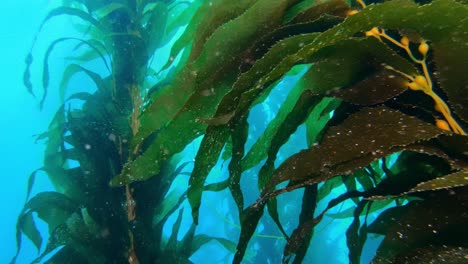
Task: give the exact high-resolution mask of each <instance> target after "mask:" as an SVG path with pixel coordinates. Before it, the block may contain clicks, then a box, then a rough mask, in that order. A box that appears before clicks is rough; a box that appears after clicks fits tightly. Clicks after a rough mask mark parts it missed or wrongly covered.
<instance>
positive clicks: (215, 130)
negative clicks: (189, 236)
mask: <svg viewBox="0 0 468 264" xmlns="http://www.w3.org/2000/svg"><path fill="white" fill-rule="evenodd" d="M229 135H230V131H229V129H228V128H225V127H221V126H215V127H208V129H207V130H206V134H205V136H204V137H203V140H202V142H201V145H200V149H199V150H198V152H197V156H196V157H195V165H194V168H193V171H192V175H191V176H190V180H189V188H188V190H187V198H188V201H189V203H190V207H191V208H192V217H193V220H194V223H195V224H198V213H199V209H200V204H201V198H202V192H203V186H204V184H205V181H206V178H207V177H208V173H209V172H210V171H211V169H212V168H213V167H214V166H215V165H216V162H217V161H218V158H219V155H220V154H221V151H222V149H223V146H224V144H225V142H226V140H227V139H228V137H229Z"/></svg>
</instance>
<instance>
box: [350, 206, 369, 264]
mask: <svg viewBox="0 0 468 264" xmlns="http://www.w3.org/2000/svg"><path fill="white" fill-rule="evenodd" d="M371 205H372V201H370V202H369V201H366V200H361V201H360V202H359V203H358V204H357V207H356V209H355V210H354V213H353V215H354V219H353V222H352V223H351V225H350V226H349V228H348V230H346V244H347V246H348V250H349V253H348V257H349V262H350V263H351V264H359V263H361V253H362V249H363V247H364V243H365V242H366V240H367V216H368V215H369V209H370V206H371ZM366 206H367V210H366V213H365V214H364V223H363V224H362V226H361V219H360V217H361V215H362V213H363V211H364V210H365V208H366Z"/></svg>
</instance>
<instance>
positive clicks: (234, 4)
mask: <svg viewBox="0 0 468 264" xmlns="http://www.w3.org/2000/svg"><path fill="white" fill-rule="evenodd" d="M57 16H73V17H78V18H80V20H81V22H80V24H78V25H77V29H78V30H79V31H80V33H81V37H79V38H78V37H63V38H59V39H57V40H55V41H52V42H51V43H50V45H49V47H48V49H47V50H46V51H45V58H44V60H43V62H42V68H41V70H42V72H43V75H42V87H43V92H42V97H41V98H42V99H41V101H40V104H41V106H42V105H43V104H44V103H46V101H45V99H46V95H47V93H50V92H58V93H59V94H60V95H61V97H62V99H63V105H62V106H61V107H60V108H59V109H58V111H57V113H56V115H55V117H54V119H53V121H52V122H51V124H50V126H49V129H48V131H46V132H44V133H43V134H41V135H40V136H39V137H38V139H41V140H44V139H46V140H47V141H46V151H45V154H44V165H43V167H42V168H39V169H38V170H37V171H35V172H33V173H32V174H31V176H30V181H29V184H28V191H27V202H26V204H25V206H24V208H23V210H22V212H21V214H20V216H19V218H18V222H17V241H18V252H19V250H20V248H21V240H22V235H23V234H24V235H26V236H27V237H28V238H29V239H30V240H31V241H32V242H33V244H34V245H35V246H36V247H37V248H38V250H40V249H41V247H42V245H43V243H44V241H43V237H42V236H41V234H40V233H39V231H38V229H37V227H36V220H37V219H36V215H37V217H39V218H40V219H42V220H43V221H44V222H45V223H47V225H48V227H49V235H50V238H49V241H48V242H47V245H46V246H45V250H44V251H42V252H41V251H40V252H39V256H38V257H37V259H36V260H35V261H36V262H37V261H40V260H42V259H44V258H45V257H46V256H47V257H50V258H49V259H48V260H47V261H46V263H65V262H66V263H116V262H117V263H121V262H122V263H126V262H128V263H170V262H175V263H190V262H191V260H190V257H191V256H193V254H194V253H195V252H197V251H199V249H200V250H201V247H202V246H203V245H206V244H208V243H210V242H212V241H215V242H216V243H219V244H220V245H221V246H222V247H223V248H224V249H225V250H226V252H227V253H228V254H229V255H230V257H231V258H233V259H232V261H233V263H241V262H242V261H250V260H251V258H252V257H251V256H248V255H249V254H248V253H246V252H248V248H249V243H250V242H252V240H253V239H254V238H255V237H262V235H258V234H257V233H256V232H257V228H259V226H262V227H264V225H263V223H262V221H264V220H262V219H265V218H264V217H265V216H268V217H270V218H269V219H271V223H272V224H271V226H268V228H269V229H275V228H276V229H277V230H278V234H280V235H279V236H270V237H269V238H275V239H278V241H279V240H281V239H284V240H283V242H284V243H283V244H282V246H279V245H280V243H278V244H275V245H274V247H277V248H275V249H276V250H274V251H275V252H283V255H282V258H283V262H286V263H287V262H292V263H301V262H302V261H304V260H305V259H306V258H307V252H308V250H309V251H310V250H312V248H313V244H310V241H311V239H312V238H313V237H314V234H316V233H317V230H315V227H316V226H317V225H318V224H320V223H321V221H322V219H324V217H325V216H327V217H331V218H335V219H340V218H349V219H352V222H351V224H350V226H349V228H348V229H347V231H346V243H347V244H346V245H347V248H348V250H349V261H350V262H351V263H360V261H361V258H362V256H361V255H363V249H364V245H365V243H366V242H368V241H369V240H370V238H369V237H370V234H381V235H384V236H385V238H384V240H383V242H382V244H381V245H380V246H379V248H378V250H377V253H376V256H375V259H374V261H375V262H376V263H387V262H395V261H396V262H398V261H403V262H405V261H409V260H418V259H419V260H420V261H424V260H427V259H430V258H432V257H433V256H434V252H439V256H441V255H443V256H444V258H445V259H447V260H450V261H452V262H457V261H458V260H460V254H466V247H467V243H468V241H467V239H466V238H467V237H468V236H467V234H466V230H468V229H467V227H468V217H467V216H466V214H465V211H466V210H467V204H468V200H467V197H468V196H467V185H468V178H467V177H468V176H467V162H468V160H467V140H466V133H465V128H466V120H467V112H466V110H464V106H465V105H466V103H467V100H468V94H467V91H468V90H467V89H466V88H467V85H468V80H467V79H466V78H467V77H466V74H465V72H464V71H465V69H466V68H467V66H468V65H467V61H468V54H466V48H465V44H466V42H467V41H468V33H467V31H466V28H468V20H467V19H466V17H468V7H467V6H466V3H465V2H463V1H454V0H435V1H433V2H427V1H425V2H424V4H421V3H419V2H413V1H410V0H393V1H387V2H383V3H375V4H373V3H368V5H366V4H364V3H363V2H362V1H358V3H355V2H354V1H352V2H350V1H342V0H330V1H325V2H319V1H310V0H277V1H271V0H249V1H231V0H218V1H208V0H207V1H204V0H195V1H193V2H191V1H176V0H169V1H167V0H165V1H163V0H161V1H154V0H153V1H150V0H148V1H145V0H143V1H132V0H129V1H100V0H93V1H86V0H74V1H64V2H63V6H62V7H59V8H57V9H55V10H52V11H51V12H50V13H49V14H48V15H47V16H46V18H45V19H44V22H43V23H42V24H41V25H40V28H39V33H40V32H41V30H42V29H43V27H44V25H46V24H47V23H53V22H54V21H53V19H54V17H57ZM185 25H186V27H185V28H184V31H183V33H182V34H181V35H179V37H178V38H177V39H174V40H175V42H174V44H173V45H172V49H171V51H170V58H169V60H168V61H164V60H163V59H162V58H159V57H157V56H156V55H155V54H158V53H157V51H160V49H161V48H162V47H163V46H165V45H166V44H169V43H171V42H172V40H173V38H175V36H178V35H177V31H178V30H179V29H180V28H181V27H182V26H185ZM39 33H38V34H39ZM37 37H40V35H38V36H36V38H37ZM66 43H72V44H73V45H76V46H75V50H77V51H78V50H81V51H82V53H80V54H78V55H76V56H75V57H70V58H69V59H70V61H69V62H68V63H67V66H66V68H65V70H64V73H63V75H62V78H61V82H60V84H58V85H57V84H51V83H50V80H49V75H50V74H51V73H50V72H49V63H48V61H49V57H51V56H53V50H54V49H55V48H56V46H57V45H64V44H66ZM153 60H157V61H158V62H159V65H161V69H160V71H159V72H156V71H155V70H154V69H153V68H152V62H153ZM91 61H99V63H100V64H101V68H102V70H103V72H105V73H104V74H103V73H98V72H94V71H92V70H90V69H89V68H87V66H85V63H89V62H91ZM26 64H27V65H26V71H25V74H24V84H25V86H26V88H27V89H28V91H29V92H30V93H31V94H33V95H34V94H38V93H39V92H38V91H37V90H38V89H36V87H34V86H33V82H32V81H31V74H30V71H31V67H33V66H35V64H33V54H32V52H30V53H29V54H28V56H27V59H26ZM298 68H301V69H303V70H304V72H303V74H300V75H297V69H298ZM79 73H84V75H85V76H87V77H88V78H89V79H90V80H91V81H92V82H93V83H94V84H95V86H96V88H97V89H96V91H95V92H92V93H90V92H80V93H76V94H72V95H68V93H67V88H68V84H69V83H70V80H71V79H72V77H73V76H75V75H76V74H79ZM290 76H296V77H297V79H298V80H297V82H296V83H295V84H294V85H293V86H292V88H291V89H290V90H289V91H288V92H287V94H284V98H285V100H284V101H282V103H281V105H280V106H279V107H278V112H277V114H276V115H275V116H274V117H273V118H272V119H271V121H269V122H268V124H266V126H265V127H266V128H265V131H264V133H263V134H262V135H260V136H258V137H257V140H256V142H254V143H253V146H252V148H250V149H246V142H247V141H248V139H249V136H251V135H252V133H254V132H252V131H255V130H254V129H253V128H255V126H256V124H253V123H249V122H248V118H249V116H250V114H251V113H252V110H253V109H254V108H255V107H256V106H257V105H261V104H268V103H267V101H268V98H269V96H270V95H271V93H272V92H273V91H274V90H275V89H276V87H277V86H278V85H280V83H281V82H282V81H283V80H285V79H287V78H288V77H290ZM155 77H157V78H155ZM53 86H59V88H57V90H56V91H51V89H50V88H51V87H53ZM77 102H79V104H80V105H81V107H70V105H72V104H74V103H77ZM301 128H305V131H306V132H305V138H306V141H307V145H306V149H304V150H301V151H299V149H297V151H296V153H295V154H292V155H289V156H288V157H282V156H281V149H282V147H284V146H285V145H287V142H288V141H289V140H290V139H291V138H292V135H294V134H295V133H296V132H297V131H299V130H300V129H301ZM200 137H202V138H201V143H200V147H199V148H198V149H197V150H196V157H195V159H194V161H193V162H192V161H185V160H184V159H183V158H184V157H183V156H182V155H181V154H180V153H184V152H183V151H184V150H185V149H186V148H187V147H188V146H192V144H194V142H195V141H196V139H198V138H200ZM219 160H223V161H226V162H229V164H228V166H227V170H226V174H228V175H226V177H225V178H224V179H223V180H221V181H217V182H216V181H215V182H208V178H209V174H210V172H212V170H213V168H215V167H216V166H218V164H219ZM390 160H392V161H391V162H390ZM72 163H73V164H77V165H75V166H70V164H72ZM253 168H256V169H258V173H255V174H256V175H255V177H254V178H255V179H256V181H257V182H256V186H249V188H255V189H256V190H257V191H258V193H259V197H257V200H256V201H255V202H254V203H252V204H248V202H246V201H248V199H246V197H248V196H249V195H251V194H250V193H248V190H246V189H245V188H244V187H245V186H243V185H242V184H241V182H242V179H245V177H252V175H251V174H249V173H252V172H251V170H252V169H253ZM38 171H43V172H45V173H46V174H47V175H48V177H49V178H50V180H51V182H52V183H53V184H54V186H55V188H56V191H55V192H43V193H39V194H37V195H36V196H34V197H30V192H31V188H32V186H33V185H34V181H35V178H36V177H37V172H38ZM185 175H189V176H188V178H187V179H186V180H187V181H188V185H187V186H186V187H184V188H172V187H171V186H172V185H173V184H176V183H177V181H178V180H179V179H180V178H179V177H180V176H185ZM254 185H255V184H254ZM179 187H180V186H179ZM298 189H304V191H303V192H302V193H300V198H301V201H300V202H301V203H302V204H301V206H299V207H298V208H299V209H298V210H299V211H298V212H299V213H297V214H294V215H291V214H290V213H289V212H288V211H287V210H286V207H284V208H283V207H281V206H278V204H279V199H280V198H281V197H282V194H284V193H285V192H291V191H294V190H298ZM207 192H217V193H220V192H227V193H229V194H230V196H232V198H233V199H232V200H233V201H234V204H235V207H233V208H231V210H232V211H233V212H230V213H231V214H232V215H235V217H237V221H238V223H239V225H238V224H234V223H231V222H230V220H228V219H227V218H223V220H224V221H225V222H227V223H229V225H231V226H234V227H235V229H240V231H239V232H240V233H239V234H238V236H236V237H237V240H236V239H227V238H224V237H218V236H212V235H210V234H203V233H200V232H198V230H197V228H199V226H200V224H201V223H203V222H204V221H207V220H209V219H207V217H205V216H204V215H203V214H200V210H201V207H202V206H204V205H205V202H204V200H203V199H202V198H203V196H204V195H206V194H207ZM333 192H339V194H338V195H337V196H332V193H333ZM347 201H351V203H352V205H353V206H352V207H349V208H347V209H346V210H344V211H342V212H338V213H336V212H335V213H331V210H332V209H336V208H337V206H338V205H343V203H344V202H347ZM287 202H288V203H291V204H294V203H298V201H293V200H290V201H287ZM320 202H322V203H323V202H326V206H325V207H324V208H321V209H320V210H321V211H319V210H318V208H319V207H317V206H318V205H319V203H320ZM186 203H188V205H189V206H190V208H191V212H190V210H187V208H185V207H184V204H186ZM234 211H235V212H234ZM185 214H191V216H192V222H191V223H190V225H189V227H188V230H186V231H184V232H185V233H182V231H181V230H182V229H183V224H182V222H183V219H184V215H185ZM371 215H377V216H376V218H375V220H372V219H373V218H372V217H371ZM286 216H287V217H289V218H294V217H297V226H295V227H293V228H290V229H288V228H286V227H285V222H284V217H286ZM171 217H173V218H174V219H175V222H174V224H173V225H172V228H171V231H170V235H169V236H165V235H164V231H163V229H164V226H165V224H166V223H171V222H170V221H169V219H170V218H171ZM442 219H443V220H442ZM263 237H268V236H266V235H263ZM59 247H61V248H60V250H59V251H58V252H57V253H55V254H53V255H52V256H48V255H49V253H51V252H52V251H54V250H56V249H58V248H59ZM256 247H257V251H258V252H259V253H258V255H259V256H262V257H263V258H265V259H262V261H264V262H265V263H266V262H268V261H270V262H275V261H276V262H278V261H280V259H279V257H278V258H275V256H273V255H274V254H271V255H269V253H268V252H271V251H272V248H271V244H269V243H268V242H257V244H256ZM450 252H455V253H454V254H450ZM463 252H465V253H463ZM246 259H248V260H246ZM258 259H260V258H256V260H258ZM15 260H16V256H15V257H14V258H13V260H12V262H15Z"/></svg>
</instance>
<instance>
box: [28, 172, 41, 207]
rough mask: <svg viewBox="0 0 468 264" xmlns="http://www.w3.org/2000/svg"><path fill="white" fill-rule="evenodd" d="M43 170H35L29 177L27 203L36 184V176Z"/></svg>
mask: <svg viewBox="0 0 468 264" xmlns="http://www.w3.org/2000/svg"><path fill="white" fill-rule="evenodd" d="M41 170H42V168H41V169H37V170H34V171H33V172H31V174H30V175H29V177H28V188H27V189H26V201H28V200H29V196H30V195H31V191H32V188H33V186H34V182H35V181H36V174H37V173H38V172H39V171H41Z"/></svg>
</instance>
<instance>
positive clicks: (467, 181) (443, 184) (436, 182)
mask: <svg viewBox="0 0 468 264" xmlns="http://www.w3.org/2000/svg"><path fill="white" fill-rule="evenodd" d="M407 176H409V175H407ZM466 185H468V171H467V170H463V171H458V172H454V173H451V174H448V175H445V176H443V177H438V178H435V179H432V180H429V181H424V182H420V183H418V185H416V187H414V188H411V189H410V190H409V191H407V192H403V193H401V194H398V195H389V196H380V195H379V196H372V197H369V198H368V199H370V200H373V199H377V200H380V199H394V198H398V197H401V196H405V195H409V194H415V193H419V192H427V191H436V190H442V189H452V188H457V187H462V186H466Z"/></svg>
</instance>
